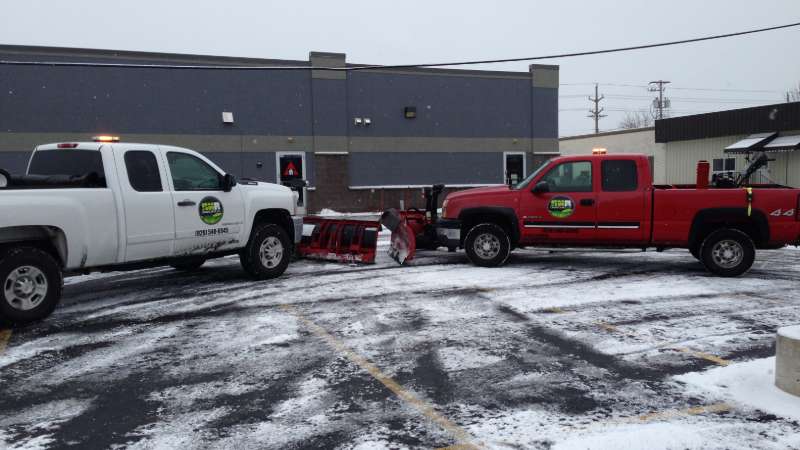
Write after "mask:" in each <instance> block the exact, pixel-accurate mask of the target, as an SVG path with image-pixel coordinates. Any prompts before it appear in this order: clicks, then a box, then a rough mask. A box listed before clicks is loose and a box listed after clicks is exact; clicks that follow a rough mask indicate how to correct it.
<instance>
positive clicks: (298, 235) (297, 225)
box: [284, 216, 303, 244]
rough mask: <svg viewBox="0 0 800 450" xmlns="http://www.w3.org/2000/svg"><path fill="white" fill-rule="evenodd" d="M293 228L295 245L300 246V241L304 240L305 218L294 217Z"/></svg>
mask: <svg viewBox="0 0 800 450" xmlns="http://www.w3.org/2000/svg"><path fill="white" fill-rule="evenodd" d="M284 217H285V216H284ZM292 227H293V228H294V243H295V244H299V243H300V240H301V239H303V218H302V217H300V216H292Z"/></svg>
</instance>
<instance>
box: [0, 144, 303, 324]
mask: <svg viewBox="0 0 800 450" xmlns="http://www.w3.org/2000/svg"><path fill="white" fill-rule="evenodd" d="M107 140H108V139H107ZM296 205H297V193H296V192H293V191H292V190H290V189H289V188H287V187H285V186H279V185H275V184H269V183H261V182H255V181H248V180H243V181H237V180H236V179H235V178H234V177H233V176H232V175H230V174H226V173H225V171H223V170H222V169H220V168H219V167H217V166H216V165H215V164H214V163H212V162H211V161H209V160H208V159H206V158H205V157H203V156H202V155H201V154H199V153H197V152H194V151H191V150H187V149H184V148H178V147H172V146H167V145H153V144H132V143H120V142H118V140H116V139H112V140H111V142H66V143H58V144H47V145H41V146H39V147H37V148H36V149H35V150H34V152H33V154H32V156H31V159H30V161H29V163H28V170H27V174H26V175H22V176H13V175H9V174H8V173H7V172H5V171H2V170H0V283H2V284H0V319H4V320H6V321H11V322H14V323H26V322H31V321H35V320H40V319H42V318H44V317H46V316H48V315H49V314H50V313H51V312H52V311H53V310H54V309H55V307H56V305H57V303H58V301H59V299H60V297H61V290H62V285H63V277H64V276H69V275H75V274H84V273H89V272H92V271H110V270H126V269H138V268H143V267H152V266H161V265H170V266H172V267H175V268H176V269H179V270H193V269H197V268H199V267H200V266H201V265H202V264H203V263H204V262H205V261H206V259H209V258H216V257H221V256H226V255H232V254H238V255H239V257H240V260H241V264H242V267H243V268H244V270H245V271H246V272H248V273H249V274H250V275H252V276H253V277H254V278H256V279H268V278H274V277H277V276H279V275H281V274H282V273H283V272H284V271H285V270H286V267H287V266H288V264H289V261H290V259H291V256H292V252H293V250H294V246H295V244H296V243H297V242H299V240H300V238H301V237H302V226H303V225H302V219H301V218H300V217H297V216H296Z"/></svg>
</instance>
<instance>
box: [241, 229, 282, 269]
mask: <svg viewBox="0 0 800 450" xmlns="http://www.w3.org/2000/svg"><path fill="white" fill-rule="evenodd" d="M256 227H257V228H256V229H254V230H253V233H252V235H251V236H250V241H248V243H247V247H245V248H244V250H243V251H242V253H240V254H239V260H240V261H241V263H242V268H244V270H245V272H247V273H248V274H249V275H250V276H252V277H253V278H255V279H256V280H268V279H270V278H276V277H279V276H281V275H282V274H283V272H285V271H286V268H287V267H288V266H289V261H290V260H291V259H292V244H291V241H290V239H289V235H288V234H287V233H286V231H285V230H284V229H283V228H281V227H280V226H278V225H275V224H274V223H267V224H261V225H257V226H256ZM262 247H263V250H264V251H263V256H264V257H263V258H262Z"/></svg>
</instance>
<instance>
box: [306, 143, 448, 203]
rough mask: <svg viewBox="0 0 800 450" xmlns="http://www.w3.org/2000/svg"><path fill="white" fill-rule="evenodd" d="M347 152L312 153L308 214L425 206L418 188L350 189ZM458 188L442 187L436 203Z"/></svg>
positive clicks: (420, 190) (423, 198)
mask: <svg viewBox="0 0 800 450" xmlns="http://www.w3.org/2000/svg"><path fill="white" fill-rule="evenodd" d="M348 160H349V155H338V154H337V155H334V154H328V155H326V154H320V153H317V154H316V155H314V162H315V168H314V171H315V176H316V181H315V183H314V185H315V186H314V187H315V190H313V191H310V192H309V193H308V213H309V214H314V213H317V212H319V211H320V210H322V209H324V208H328V209H332V210H335V211H340V212H373V211H384V210H386V209H389V208H400V201H401V200H403V203H404V204H405V207H406V208H411V207H416V208H420V209H424V208H425V197H424V196H423V192H422V189H420V188H415V189H350V188H349V177H348V170H347V169H348ZM459 190H462V189H445V190H444V193H443V194H442V195H441V196H440V197H439V206H441V205H442V201H444V198H445V197H446V196H447V194H448V193H450V192H455V191H459Z"/></svg>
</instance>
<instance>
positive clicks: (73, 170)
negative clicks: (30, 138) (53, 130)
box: [28, 149, 106, 187]
mask: <svg viewBox="0 0 800 450" xmlns="http://www.w3.org/2000/svg"><path fill="white" fill-rule="evenodd" d="M92 173H95V174H97V176H98V177H99V178H100V180H101V183H100V184H101V185H102V186H103V187H105V185H106V184H105V183H106V181H105V180H106V173H105V171H104V170H103V158H102V155H101V154H100V152H98V151H96V150H63V149H59V150H41V151H37V152H35V153H34V154H33V159H31V164H30V167H29V168H28V175H48V176H52V175H62V176H69V177H82V176H86V175H89V174H92Z"/></svg>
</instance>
